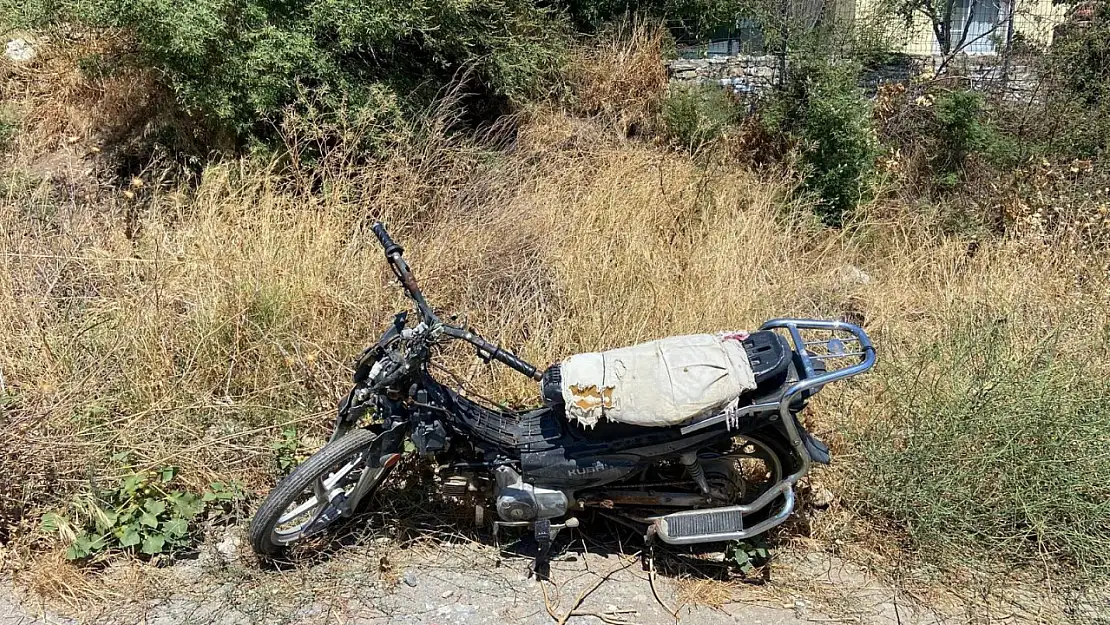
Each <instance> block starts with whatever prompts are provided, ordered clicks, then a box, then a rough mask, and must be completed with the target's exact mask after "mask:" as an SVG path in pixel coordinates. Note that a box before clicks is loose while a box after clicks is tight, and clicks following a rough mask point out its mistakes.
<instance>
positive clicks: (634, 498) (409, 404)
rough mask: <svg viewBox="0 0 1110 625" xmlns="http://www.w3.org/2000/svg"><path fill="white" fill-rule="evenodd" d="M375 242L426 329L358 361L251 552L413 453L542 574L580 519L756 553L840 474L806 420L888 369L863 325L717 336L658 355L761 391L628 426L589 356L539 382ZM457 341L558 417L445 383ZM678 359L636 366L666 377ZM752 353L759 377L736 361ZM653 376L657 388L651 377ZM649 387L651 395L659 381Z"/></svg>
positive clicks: (298, 530) (316, 524)
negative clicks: (821, 398) (333, 413)
mask: <svg viewBox="0 0 1110 625" xmlns="http://www.w3.org/2000/svg"><path fill="white" fill-rule="evenodd" d="M372 229H373V231H374V233H375V234H376V235H377V238H378V240H379V241H380V243H381V245H382V247H383V248H384V250H385V257H386V260H387V262H388V263H389V265H390V267H391V268H392V270H393V273H394V274H395V276H396V277H397V279H398V280H399V282H400V283H401V286H402V287H403V289H404V291H405V293H406V294H407V296H408V297H409V298H410V299H411V300H412V301H413V303H414V304H415V308H416V318H415V319H413V318H412V316H411V315H410V314H409V312H400V313H398V314H397V315H396V316H395V317H394V319H393V323H392V324H391V325H390V327H389V328H388V329H387V330H386V331H385V333H384V334H382V336H381V338H380V339H378V341H377V342H376V343H374V344H373V345H371V346H370V347H368V348H367V349H366V350H365V351H364V352H363V353H362V354H361V355H360V356H359V358H358V360H357V361H356V363H355V367H354V369H355V371H354V385H353V388H352V389H351V390H350V392H349V393H348V395H347V396H346V398H345V399H344V400H343V401H342V402H341V404H340V406H339V410H338V415H337V417H336V420H335V429H334V432H333V434H332V436H331V438H330V441H329V442H328V443H327V444H326V445H324V446H323V447H322V448H321V449H320V450H319V451H317V452H316V453H315V454H313V455H312V456H311V457H309V458H308V459H307V460H306V461H305V462H303V463H302V464H300V465H299V466H298V467H296V469H294V470H293V471H292V472H291V473H290V474H289V475H287V476H286V477H285V478H284V479H282V480H281V482H280V483H278V485H277V486H276V487H275V488H274V489H273V490H272V491H271V492H270V493H269V495H268V496H267V497H266V499H265V501H264V502H263V504H262V505H261V507H260V508H259V509H258V511H257V513H256V514H255V516H254V517H253V519H252V521H251V525H250V544H251V547H252V548H253V549H254V551H255V552H256V553H258V554H259V555H261V556H266V557H273V556H277V555H278V554H280V553H281V552H282V551H283V550H285V549H286V548H288V547H289V546H291V545H294V544H296V543H298V542H301V541H304V540H305V539H307V538H310V537H313V536H315V535H318V534H320V533H321V532H323V531H324V530H325V529H326V528H328V527H329V526H331V525H332V524H334V523H336V522H337V521H339V520H340V519H343V518H345V517H350V516H352V515H353V514H354V513H355V512H356V510H358V509H360V507H361V506H363V505H364V504H365V503H366V502H367V501H368V500H370V499H371V495H372V494H373V493H374V492H375V491H377V490H378V489H380V488H381V486H382V484H383V483H384V482H385V481H386V480H387V479H388V478H389V476H390V474H391V471H392V470H393V469H395V468H396V467H397V465H398V463H399V462H400V461H401V459H402V456H403V455H404V454H405V448H406V442H408V441H411V444H409V447H410V451H412V449H411V448H412V447H415V452H416V453H418V454H419V455H420V457H421V458H425V459H427V460H429V461H431V462H434V463H435V465H436V471H437V475H438V485H437V486H438V488H439V489H440V490H441V492H442V493H443V494H444V495H445V496H448V497H454V498H458V499H463V498H466V497H470V498H475V497H476V498H477V500H478V501H479V502H480V503H479V504H478V505H477V506H475V519H476V521H477V522H478V523H479V524H480V525H484V526H492V527H491V529H492V532H493V535H494V537H497V536H498V534H499V532H500V531H501V530H502V529H503V528H510V527H511V528H523V529H524V531H528V530H530V531H531V532H532V533H533V535H534V537H535V539H536V543H537V545H538V547H539V554H540V555H539V558H538V559H537V562H540V561H543V560H545V559H546V558H547V557H548V554H549V550H550V547H551V544H552V541H553V540H554V539H555V537H556V536H557V534H558V533H559V532H560V531H562V530H563V529H565V528H573V527H577V526H578V524H579V520H578V518H577V516H576V515H580V514H585V513H586V512H594V513H596V514H599V515H601V516H603V517H609V518H612V519H613V520H615V521H618V522H620V523H622V524H624V525H630V526H632V527H635V528H637V529H639V530H641V531H642V532H643V534H644V536H645V538H646V539H647V540H648V541H651V540H655V539H659V540H661V541H663V542H665V543H670V544H676V545H689V544H695V543H710V542H718V541H731V540H743V539H747V538H750V537H753V536H755V535H758V534H761V533H763V532H766V531H767V530H769V529H771V528H773V527H775V526H777V525H780V524H782V523H783V522H784V521H786V519H787V518H788V517H789V516H790V515H791V514H792V513H793V511H794V508H795V501H796V498H795V485H796V484H797V483H798V480H799V479H800V478H801V477H802V476H804V475H806V473H807V472H808V471H809V470H810V467H811V465H812V463H814V462H816V463H821V464H828V463H829V461H830V456H829V449H828V447H827V446H826V445H825V444H824V443H822V442H821V441H820V440H819V439H817V438H816V437H814V436H812V435H811V434H809V432H807V431H806V429H805V428H804V427H803V425H802V423H801V421H800V420H799V418H798V416H799V414H800V413H801V411H802V410H803V409H804V408H805V406H806V404H807V402H808V401H809V399H810V398H811V397H812V396H813V395H814V394H816V393H817V392H818V391H820V390H821V389H822V388H824V387H825V386H826V385H828V384H829V383H831V382H834V381H838V380H844V379H846V378H850V377H853V376H856V375H859V374H861V373H864V372H865V371H867V370H868V369H870V368H871V367H872V366H873V365H874V364H875V349H874V347H873V346H872V344H871V340H870V339H869V338H868V336H867V334H866V333H865V332H864V331H863V329H861V328H859V327H857V326H855V325H852V324H849V323H845V322H842V321H823V320H811V319H774V320H771V321H768V322H766V323H764V324H763V325H762V326H761V327H760V329H759V331H756V332H753V333H751V334H742V333H741V334H732V335H728V336H724V337H723V338H722V337H715V338H714V337H710V338H706V339H704V340H702V342H701V343H698V344H697V345H694V346H692V347H684V345H692V343H690V342H689V341H686V342H685V343H682V342H680V343H673V342H672V343H661V344H660V345H664V348H665V349H669V350H671V351H670V352H669V353H667V354H663V355H664V356H665V357H666V358H667V359H669V361H670V362H671V364H672V365H673V363H674V362H676V361H677V360H682V359H683V358H686V361H691V358H692V357H693V356H697V355H698V354H701V353H707V352H706V350H707V349H709V348H713V349H716V350H717V351H718V352H721V353H725V354H732V356H731V358H732V360H731V361H730V362H731V363H732V365H730V366H733V365H735V366H736V367H738V369H737V370H738V371H740V372H741V374H743V376H745V378H744V379H745V381H746V382H747V384H746V386H743V387H737V388H739V389H740V390H739V391H737V390H736V389H733V390H732V391H730V393H729V396H728V397H726V399H730V401H728V402H726V403H725V404H724V405H722V404H721V403H720V402H717V403H714V404H713V405H712V406H710V407H709V408H708V409H700V410H699V411H697V412H696V414H689V415H679V416H680V417H681V419H680V420H679V421H677V422H676V421H674V420H673V419H672V420H670V421H665V422H660V421H659V420H658V419H654V420H653V419H647V420H642V421H638V420H637V415H635V414H632V415H629V414H627V413H628V412H629V411H628V410H625V411H624V413H623V414H624V415H625V417H626V418H624V419H618V418H613V417H614V415H618V414H622V413H619V411H617V410H616V408H617V406H616V404H615V403H614V402H613V401H612V393H613V392H614V388H615V386H614V385H610V384H606V385H602V386H596V385H595V386H589V387H585V386H582V385H574V384H572V385H570V386H569V389H570V390H569V391H568V385H567V384H566V380H564V379H563V378H566V377H567V375H568V374H571V373H572V371H571V367H570V363H571V362H572V361H573V360H574V359H575V358H578V357H572V358H571V359H568V360H565V361H563V362H562V363H559V364H555V365H553V366H551V367H549V368H548V369H546V370H545V371H541V370H540V369H538V368H537V367H535V366H534V365H532V364H529V363H528V362H525V361H524V360H522V359H521V358H520V357H518V356H516V355H515V354H513V353H511V352H510V351H507V350H506V349H504V348H502V347H500V346H498V345H495V344H493V343H490V342H489V341H487V340H485V339H484V338H482V337H481V336H479V335H478V334H476V333H475V332H473V331H472V330H470V329H467V328H463V327H456V326H453V325H450V324H448V323H445V322H444V321H443V320H442V319H440V317H439V316H437V314H436V313H435V311H433V309H432V307H431V306H429V305H428V303H427V301H426V300H425V298H424V295H423V293H422V292H421V290H420V288H419V286H418V285H417V282H416V279H415V278H414V276H413V273H412V271H411V270H410V268H409V266H408V264H407V263H406V262H405V260H404V257H403V253H404V249H403V248H402V247H401V246H400V245H398V244H397V243H396V242H394V241H393V240H392V238H390V236H389V234H388V233H387V232H386V230H385V227H384V225H382V224H381V223H380V222H379V223H375V224H374V226H373V227H372ZM705 336H709V335H705ZM699 340H700V339H699ZM450 341H465V342H467V343H470V344H471V345H473V346H474V347H475V348H476V349H477V352H478V355H479V356H480V357H481V358H482V359H484V360H485V361H486V362H487V363H489V362H492V361H497V362H498V363H501V364H503V365H505V366H508V367H509V368H511V369H513V370H514V371H517V372H519V373H521V374H522V375H525V376H528V377H529V378H532V379H533V380H535V381H537V382H539V384H540V394H541V396H542V397H543V405H542V406H538V407H536V408H533V409H529V410H506V409H502V408H499V407H494V406H490V405H484V403H483V402H480V401H478V400H476V399H474V398H472V397H469V396H467V395H466V394H465V393H464V392H463V391H462V389H461V388H460V389H458V390H456V389H454V388H451V387H449V386H448V385H446V384H443V383H441V382H440V381H438V380H436V378H435V377H433V375H432V373H431V369H432V368H433V365H434V361H433V355H434V353H435V351H436V350H437V349H438V348H440V347H442V346H443V345H444V344H446V343H447V342H450ZM664 341H666V340H664ZM707 346H708V347H707ZM722 346H723V347H722ZM664 348H661V347H659V345H654V346H649V348H648V349H643V350H640V351H638V352H634V353H633V352H629V353H632V354H633V356H635V358H640V362H650V363H654V362H656V361H657V360H658V359H656V358H655V356H656V355H657V354H658V353H661V352H660V350H661V349H664ZM741 348H742V351H737V350H741ZM699 350H700V351H699ZM721 350H724V351H721ZM729 350H731V351H729ZM710 351H712V350H710ZM614 353H615V352H614ZM622 353H623V352H622ZM714 353H716V352H714ZM645 354H646V355H647V356H646V358H647V360H644V357H645V356H644V355H645ZM736 354H740V355H741V358H740V359H741V360H746V362H736V358H735V355H736ZM625 355H626V356H627V355H628V353H625ZM743 356H746V359H745V358H743ZM606 358H608V356H603V355H591V356H590V358H589V359H588V360H589V361H590V362H592V363H594V365H598V364H600V365H601V366H602V368H604V365H605V364H606V363H609V362H611V361H609V360H606ZM676 359H677V360H676ZM625 360H628V358H625ZM695 360H696V359H695ZM683 362H685V361H683ZM618 364H620V367H621V368H622V369H623V368H624V364H621V363H618ZM591 366H592V365H591ZM652 366H655V365H652ZM718 368H719V367H718ZM718 368H714V367H710V368H709V369H708V370H710V371H717V370H718ZM582 370H583V369H582V367H581V366H577V365H576V369H575V370H574V371H575V373H573V375H577V376H579V377H581V375H582ZM689 370H690V368H689V367H687V366H686V365H681V366H678V368H676V367H675V366H671V367H670V368H669V369H666V371H664V372H663V375H664V377H665V378H668V379H670V378H674V377H679V378H681V376H682V375H683V373H682V372H688V371H689ZM640 371H641V377H642V378H643V377H644V376H643V371H645V369H644V365H641V366H640ZM649 373H651V372H649ZM606 375H611V373H607V374H606ZM714 375H715V376H716V377H713V378H712V379H711V380H710V381H711V382H712V383H713V388H717V387H720V384H719V383H718V382H719V381H720V380H725V378H724V377H721V376H720V375H718V374H714ZM628 379H631V380H633V381H635V380H634V379H633V378H628ZM644 379H647V381H648V382H649V383H652V378H650V375H649V376H647V377H646V378H644ZM726 381H727V380H726ZM641 382H643V379H641ZM629 384H631V382H629ZM630 388H633V390H634V391H635V393H633V394H632V395H629V394H627V393H626V395H625V399H624V400H623V401H625V402H626V403H625V404H624V405H625V406H633V405H636V406H641V408H638V409H637V410H638V411H640V412H645V411H646V412H651V411H652V410H653V407H652V405H653V404H652V402H655V401H658V402H663V401H664V400H665V399H667V398H666V397H662V396H660V397H656V396H655V395H653V393H656V392H658V391H657V390H653V389H652V388H646V389H645V386H644V384H642V383H641V384H639V385H638V386H634V387H630ZM730 388H731V387H730ZM686 390H689V389H686ZM679 391H680V392H681V391H682V389H679ZM568 393H569V394H568ZM575 393H577V395H575ZM668 397H670V398H671V399H673V397H671V396H668ZM691 400H692V401H695V403H696V402H697V401H698V400H699V398H698V397H693V398H692V399H691ZM699 407H700V408H704V406H702V405H701V404H699ZM583 415H586V416H587V417H589V416H590V415H592V418H585V419H584V418H582V417H583ZM598 415H600V417H599V416H598ZM572 417H577V418H572ZM622 421H623V422H622ZM491 508H492V514H491V510H490V509H491Z"/></svg>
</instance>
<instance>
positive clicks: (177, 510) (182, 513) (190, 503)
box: [166, 491, 210, 519]
mask: <svg viewBox="0 0 1110 625" xmlns="http://www.w3.org/2000/svg"><path fill="white" fill-rule="evenodd" d="M207 494H208V493H205V495H206V496H207ZM166 499H168V500H169V501H170V504H172V505H173V510H174V514H175V515H176V516H179V517H182V518H185V519H191V518H193V517H195V516H196V515H198V514H200V512H201V511H202V510H204V501H210V500H209V499H205V500H204V501H201V498H200V497H197V496H196V495H194V494H193V493H182V492H176V491H175V492H172V493H170V494H169V495H168V496H167V497H166Z"/></svg>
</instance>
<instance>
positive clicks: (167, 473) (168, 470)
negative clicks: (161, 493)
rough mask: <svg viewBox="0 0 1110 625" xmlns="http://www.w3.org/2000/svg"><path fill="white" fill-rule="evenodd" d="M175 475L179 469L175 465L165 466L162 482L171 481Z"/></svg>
mask: <svg viewBox="0 0 1110 625" xmlns="http://www.w3.org/2000/svg"><path fill="white" fill-rule="evenodd" d="M175 475H177V469H175V468H173V467H163V468H162V483H163V484H165V483H166V482H169V481H170V480H172V479H173V478H174V476H175Z"/></svg>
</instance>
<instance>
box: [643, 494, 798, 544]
mask: <svg viewBox="0 0 1110 625" xmlns="http://www.w3.org/2000/svg"><path fill="white" fill-rule="evenodd" d="M783 487H784V488H785V490H784V491H782V506H780V507H779V508H778V511H777V512H775V513H774V514H772V515H771V516H769V517H766V518H764V519H763V520H762V521H759V522H757V523H755V524H754V525H746V524H745V521H744V517H745V516H748V515H751V514H753V513H756V512H758V511H760V510H762V509H764V508H766V507H767V505H768V504H769V503H771V502H770V501H767V500H768V499H769V498H773V497H774V496H775V495H777V494H778V492H776V491H769V492H767V493H764V494H763V496H761V497H760V498H759V499H757V500H756V501H753V502H752V503H750V504H745V505H741V506H727V507H724V508H710V509H708V510H685V511H683V512H675V513H674V514H668V515H666V516H661V517H656V518H655V520H654V521H653V525H652V528H651V529H652V530H654V531H655V535H656V536H658V537H659V539H660V540H662V541H663V542H665V543H670V544H672V545H690V544H694V543H711V542H717V541H725V540H744V539H745V538H749V537H751V536H755V535H756V534H762V533H763V532H766V531H767V530H769V529H771V528H772V527H775V526H776V525H781V524H782V523H783V521H785V520H786V519H787V518H789V517H790V514H791V513H792V512H794V489H793V488H790V487H789V486H786V485H785V484H784V485H783ZM761 516H762V515H761Z"/></svg>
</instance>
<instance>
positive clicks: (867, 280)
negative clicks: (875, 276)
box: [837, 265, 871, 284]
mask: <svg viewBox="0 0 1110 625" xmlns="http://www.w3.org/2000/svg"><path fill="white" fill-rule="evenodd" d="M837 276H838V277H839V278H840V282H841V284H871V276H870V275H869V274H868V273H867V272H866V271H864V270H862V269H860V268H859V267H856V266H855V265H843V266H841V267H840V269H839V270H837Z"/></svg>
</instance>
